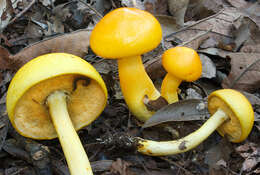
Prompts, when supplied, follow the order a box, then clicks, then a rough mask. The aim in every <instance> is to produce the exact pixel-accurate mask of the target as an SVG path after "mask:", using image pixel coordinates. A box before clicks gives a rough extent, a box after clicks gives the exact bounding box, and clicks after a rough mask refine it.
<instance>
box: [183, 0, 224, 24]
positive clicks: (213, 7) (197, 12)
mask: <svg viewBox="0 0 260 175" xmlns="http://www.w3.org/2000/svg"><path fill="white" fill-rule="evenodd" d="M223 5H226V3H225V1H224V0H190V3H189V6H188V9H187V12H186V18H187V19H188V20H191V19H193V20H200V19H203V18H206V17H208V16H210V15H212V14H215V13H217V12H218V11H220V10H221V9H223Z"/></svg>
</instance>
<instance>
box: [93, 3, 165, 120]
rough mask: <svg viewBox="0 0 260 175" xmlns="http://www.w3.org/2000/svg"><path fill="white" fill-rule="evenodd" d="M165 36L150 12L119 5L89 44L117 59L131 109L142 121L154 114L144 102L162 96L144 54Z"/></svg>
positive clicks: (120, 76)
mask: <svg viewBox="0 0 260 175" xmlns="http://www.w3.org/2000/svg"><path fill="white" fill-rule="evenodd" d="M161 38H162V30H161V26H160V23H159V22H158V21H157V20H156V19H155V18H154V17H153V15H151V14H150V13H148V12H146V11H143V10H139V9H135V8H127V7H125V8H118V9H116V10H113V11H111V12H110V13H108V14H107V15H105V16H104V17H103V18H102V19H101V20H100V21H99V22H98V23H97V24H96V26H95V27H94V29H93V31H92V33H91V36H90V47H91V49H92V50H93V51H94V53H95V54H97V55H98V56H100V57H103V58H109V59H117V60H118V72H119V79H120V86H121V90H122V92H123V95H124V98H125V101H126V103H127V105H128V107H129V109H130V110H131V112H132V113H133V114H134V115H135V116H136V117H137V118H138V119H140V120H141V121H145V120H147V119H148V118H149V117H150V116H151V115H152V114H153V112H152V111H149V110H148V109H147V108H146V106H145V105H144V103H143V99H144V97H145V96H147V97H148V98H149V99H150V100H155V99H157V98H159V97H160V93H159V92H158V91H157V90H156V88H155V87H154V85H153V82H152V81H151V79H150V78H149V76H148V75H147V73H146V72H145V69H144V66H143V63H142V58H141V54H144V53H146V52H148V51H151V50H152V49H154V48H156V47H157V46H158V45H159V43H160V41H161Z"/></svg>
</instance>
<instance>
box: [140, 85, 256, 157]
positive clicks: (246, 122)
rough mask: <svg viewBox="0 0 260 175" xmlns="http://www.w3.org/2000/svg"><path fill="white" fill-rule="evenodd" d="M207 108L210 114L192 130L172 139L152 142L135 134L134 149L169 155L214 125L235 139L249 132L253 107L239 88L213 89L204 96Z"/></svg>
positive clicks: (201, 137)
mask: <svg viewBox="0 0 260 175" xmlns="http://www.w3.org/2000/svg"><path fill="white" fill-rule="evenodd" d="M208 109H209V112H210V113H211V114H212V116H211V117H210V118H209V119H208V120H207V121H206V122H205V123H204V124H203V125H202V126H201V127H200V128H199V129H198V130H196V131H195V132H193V133H191V134H189V135H188V136H186V137H184V138H181V139H178V140H174V141H163V142H156V141H150V140H144V139H141V138H138V151H139V152H141V153H143V154H147V155H152V156H163V155H172V154H177V153H182V152H186V151H188V150H190V149H192V148H194V147H196V146H197V145H199V144H200V143H201V142H202V141H203V140H205V139H206V138H207V137H208V136H209V135H210V134H211V133H212V132H214V131H215V130H216V129H217V131H218V132H219V133H220V134H221V135H222V136H224V135H226V136H227V138H228V139H229V140H230V141H231V142H235V143H238V142H242V141H243V140H245V139H246V138H247V136H248V135H249V133H250V132H251V130H252V127H253V123H254V111H253V109H252V106H251V104H250V102H249V101H248V100H247V99H246V97H245V96H244V95H242V94H241V93H240V92H238V91H236V90H232V89H222V90H217V91H215V92H213V93H212V94H211V95H210V96H209V98H208Z"/></svg>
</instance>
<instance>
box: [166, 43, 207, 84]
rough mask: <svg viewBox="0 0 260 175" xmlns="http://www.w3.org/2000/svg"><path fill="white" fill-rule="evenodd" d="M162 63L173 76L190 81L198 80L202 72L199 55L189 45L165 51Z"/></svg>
mask: <svg viewBox="0 0 260 175" xmlns="http://www.w3.org/2000/svg"><path fill="white" fill-rule="evenodd" d="M162 65H163V67H164V68H165V70H166V71H167V72H168V73H169V74H171V75H172V76H174V77H176V78H178V79H181V80H184V81H189V82H190V81H195V80H197V79H198V78H199V77H200V75H201V72H202V65H201V61H200V57H199V55H198V54H197V52H196V51H195V50H193V49H191V48H188V47H174V48H171V49H169V50H167V51H165V52H164V54H163V56H162Z"/></svg>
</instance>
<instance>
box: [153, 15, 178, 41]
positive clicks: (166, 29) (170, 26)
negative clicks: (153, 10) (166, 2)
mask: <svg viewBox="0 0 260 175" xmlns="http://www.w3.org/2000/svg"><path fill="white" fill-rule="evenodd" d="M155 17H156V19H157V20H158V21H159V22H160V24H161V27H162V31H163V32H162V33H163V37H165V36H167V35H169V34H171V33H173V32H176V31H177V30H178V29H180V28H181V26H180V25H179V24H177V22H176V19H175V18H173V17H172V16H166V15H156V16H155Z"/></svg>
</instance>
